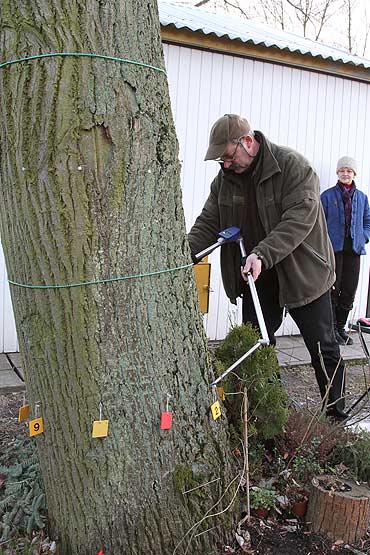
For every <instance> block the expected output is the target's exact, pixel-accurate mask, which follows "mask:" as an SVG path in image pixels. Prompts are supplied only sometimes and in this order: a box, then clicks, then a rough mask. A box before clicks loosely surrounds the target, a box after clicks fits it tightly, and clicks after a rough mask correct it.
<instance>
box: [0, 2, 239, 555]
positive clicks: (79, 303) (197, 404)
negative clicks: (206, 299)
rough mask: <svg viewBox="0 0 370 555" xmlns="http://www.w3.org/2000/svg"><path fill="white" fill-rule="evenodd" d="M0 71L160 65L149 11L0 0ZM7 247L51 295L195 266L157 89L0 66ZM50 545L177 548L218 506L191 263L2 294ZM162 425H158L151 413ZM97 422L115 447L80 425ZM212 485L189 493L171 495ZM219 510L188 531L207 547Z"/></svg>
mask: <svg viewBox="0 0 370 555" xmlns="http://www.w3.org/2000/svg"><path fill="white" fill-rule="evenodd" d="M0 36H1V39H0V40H1V59H2V61H6V60H14V59H17V58H20V57H22V56H31V55H38V54H45V53H50V52H88V53H97V54H104V55H108V56H117V57H120V58H125V59H130V60H136V61H142V62H145V63H147V64H151V65H153V66H156V67H159V68H162V67H164V63H163V57H162V49H161V43H160V29H159V21H158V14H157V5H156V2H155V0H146V1H145V2H144V1H143V2H142V1H140V2H137V1H136V0H131V1H129V0H105V1H99V2H98V1H94V0H84V1H83V2H82V1H80V0H68V1H62V0H40V1H37V2H35V1H34V0H28V1H25V0H2V4H1V35H0ZM0 103H1V104H0V106H1V111H0V121H1V133H0V141H1V143H0V148H1V153H0V155H1V158H0V166H1V169H0V172H1V174H0V177H1V193H0V206H1V240H2V244H3V247H4V251H5V257H6V263H7V269H8V276H9V279H10V280H13V281H15V282H17V283H23V284H33V285H35V284H39V285H63V284H76V283H81V282H86V281H94V280H99V279H105V278H110V277H118V276H128V275H136V274H141V273H148V272H153V271H156V270H162V269H166V268H174V267H177V266H181V265H184V264H187V263H188V262H189V252H188V247H187V240H186V236H185V226H184V217H183V210H182V206H181V194H180V184H179V165H178V160H177V154H178V147H177V140H176V135H175V130H174V125H173V121H172V116H171V110H170V102H169V95H168V89H167V80H166V76H165V74H164V73H162V72H160V71H157V70H155V69H150V68H146V67H141V66H136V65H131V64H128V63H123V62H119V61H109V60H103V59H97V58H95V59H92V58H87V57H51V58H45V59H35V60H32V61H27V62H24V61H23V62H18V63H16V64H13V65H9V66H7V67H4V68H2V69H0ZM11 293H12V299H13V306H14V310H15V318H16V323H17V331H18V337H19V343H20V349H21V353H22V356H23V362H24V368H25V371H26V384H27V392H28V396H29V399H30V402H31V405H32V409H33V416H34V415H35V403H36V402H37V401H39V402H40V410H39V415H40V416H42V417H43V419H44V428H45V431H44V433H43V434H40V435H38V436H35V438H34V440H35V441H37V444H38V447H39V453H40V459H41V466H42V474H43V479H44V484H45V490H46V495H47V504H48V510H49V517H50V524H51V534H52V537H53V538H58V543H59V545H60V553H62V554H63V555H67V554H73V555H77V554H78V555H85V554H86V555H92V554H94V553H97V552H98V551H99V550H100V549H102V550H103V551H104V554H105V555H118V554H122V555H123V554H125V555H134V554H135V555H136V554H145V555H147V554H149V553H153V554H154V553H155V554H156V555H162V554H163V555H169V554H172V552H173V550H174V549H175V546H176V545H177V544H178V542H180V540H181V539H182V538H183V537H184V535H185V534H186V532H187V531H188V530H189V529H190V528H191V526H193V525H194V524H196V523H197V522H198V521H200V520H201V519H202V518H203V517H204V516H205V515H206V514H207V511H210V512H211V513H214V512H215V513H218V512H220V511H221V510H222V509H223V508H225V507H226V505H227V503H228V501H229V500H230V498H231V495H232V493H233V491H232V490H235V488H236V484H237V481H236V482H234V483H233V486H232V487H231V488H229V490H228V491H227V494H226V495H225V496H224V497H223V499H222V501H221V502H220V503H219V504H218V505H217V506H216V507H215V508H213V509H212V506H213V505H214V504H215V503H216V502H217V501H218V500H219V498H220V497H221V495H222V494H223V493H224V492H225V490H226V488H227V485H228V484H229V482H230V480H231V469H230V465H229V463H228V446H227V436H226V433H225V430H224V428H223V423H222V422H221V419H219V420H217V421H213V420H212V416H211V413H210V410H209V407H210V405H211V403H212V400H213V399H212V395H211V393H210V389H209V381H210V378H211V377H212V376H211V370H210V365H209V358H208V355H207V348H206V338H205V335H204V331H203V326H202V321H201V317H200V314H199V311H198V308H197V301H196V296H195V287H194V284H193V275H192V269H191V268H186V269H182V270H177V271H172V272H169V273H164V274H159V275H155V276H152V277H148V276H147V277H140V278H133V279H130V280H126V281H115V282H112V283H105V284H97V285H96V284H95V285H94V284H92V285H82V286H78V287H66V288H57V289H56V288H54V289H53V288H47V289H27V288H24V287H20V286H15V285H13V286H12V287H11ZM168 395H170V397H169V409H170V410H172V412H173V414H174V424H173V428H172V429H171V430H160V426H159V422H160V414H161V412H162V411H164V410H165V408H166V401H167V398H168ZM100 403H102V418H103V419H109V436H108V437H107V438H106V439H93V438H92V424H93V421H94V420H98V419H99V404H100ZM211 480H215V481H214V482H213V483H212V484H210V485H208V486H205V487H204V488H201V489H199V490H195V491H194V492H192V493H189V494H185V495H183V494H182V492H181V490H182V489H183V488H185V489H187V488H190V487H194V485H198V484H201V483H203V482H209V481H211ZM230 515H231V513H230V511H228V512H226V513H224V514H223V515H221V516H220V517H218V518H207V519H206V520H205V521H204V522H203V523H202V524H201V525H200V526H198V527H196V528H195V529H194V531H193V532H192V533H190V534H188V535H187V536H186V539H185V540H184V542H183V543H182V544H181V549H179V550H177V551H176V552H177V553H184V552H185V546H186V545H187V542H188V540H189V539H190V538H191V537H192V536H193V535H194V533H195V534H199V532H201V531H203V530H205V529H208V528H213V530H212V531H211V532H207V533H204V534H202V535H200V536H198V538H197V539H194V540H193V541H192V543H191V547H190V551H189V552H190V553H202V555H204V554H206V553H213V552H217V549H216V547H217V545H218V544H219V543H220V542H223V541H224V540H225V534H226V533H227V530H226V529H225V527H224V524H225V521H226V522H227V521H229V520H230Z"/></svg>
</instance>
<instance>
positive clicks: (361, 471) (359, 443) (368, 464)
mask: <svg viewBox="0 0 370 555" xmlns="http://www.w3.org/2000/svg"><path fill="white" fill-rule="evenodd" d="M331 462H332V463H334V464H340V463H343V464H344V465H345V466H346V467H347V468H348V469H349V470H350V472H351V473H352V475H353V477H354V478H355V479H357V480H361V481H363V482H369V483H370V432H367V431H365V430H363V431H361V432H360V433H358V434H357V433H352V434H350V436H349V437H348V439H347V441H346V442H345V443H342V444H340V443H338V444H337V445H336V446H335V449H334V451H333V455H332V457H331Z"/></svg>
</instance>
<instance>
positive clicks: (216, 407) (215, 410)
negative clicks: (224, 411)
mask: <svg viewBox="0 0 370 555" xmlns="http://www.w3.org/2000/svg"><path fill="white" fill-rule="evenodd" d="M211 411H212V416H213V420H217V418H219V417H220V416H221V407H220V403H219V402H218V401H216V402H215V403H213V405H211Z"/></svg>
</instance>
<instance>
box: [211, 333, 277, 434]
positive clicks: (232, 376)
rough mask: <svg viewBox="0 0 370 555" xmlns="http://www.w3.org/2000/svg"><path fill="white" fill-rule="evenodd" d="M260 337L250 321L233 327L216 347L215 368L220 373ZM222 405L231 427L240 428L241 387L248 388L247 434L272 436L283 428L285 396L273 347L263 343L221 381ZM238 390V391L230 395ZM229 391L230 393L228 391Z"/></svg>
mask: <svg viewBox="0 0 370 555" xmlns="http://www.w3.org/2000/svg"><path fill="white" fill-rule="evenodd" d="M258 339H259V334H258V332H257V331H256V330H255V329H254V328H253V327H252V326H251V325H250V324H248V325H244V324H243V325H241V326H236V327H234V328H233V329H232V330H231V331H230V332H229V333H228V335H227V336H226V338H225V339H224V341H223V342H222V343H221V345H220V346H219V347H218V348H217V349H216V351H215V355H214V356H215V358H216V364H215V367H216V370H217V372H218V374H222V372H224V371H225V370H226V369H227V368H228V367H229V366H231V365H232V364H233V363H234V362H235V361H236V360H238V359H239V358H240V357H241V356H242V355H243V354H244V353H246V352H247V351H248V350H249V349H250V348H251V347H253V345H255V344H256V342H257V341H258ZM221 385H222V387H223V389H224V392H225V395H226V399H225V407H226V412H227V417H228V420H229V424H230V426H231V428H232V430H234V431H235V433H236V434H238V435H240V434H241V430H242V414H243V408H242V407H243V391H244V388H245V387H246V388H247V390H248V402H249V411H248V415H249V424H248V425H249V434H250V435H251V434H252V435H253V434H254V435H255V436H256V439H263V440H266V439H271V438H273V437H274V436H276V435H277V434H280V433H281V432H282V430H283V427H284V424H285V422H286V421H287V418H288V397H287V394H286V393H285V390H284V389H283V387H282V385H281V383H280V379H279V364H278V360H277V356H276V352H275V349H274V348H273V347H272V346H265V347H262V348H259V349H257V350H256V351H255V352H254V353H252V355H250V356H249V357H247V358H246V359H245V360H244V361H243V362H242V363H241V364H240V365H239V366H238V367H237V368H236V369H235V371H234V372H230V373H229V374H228V375H227V376H226V377H225V379H224V380H223V382H222V384H221ZM235 393H240V394H239V395H231V394H235ZM228 394H230V395H228Z"/></svg>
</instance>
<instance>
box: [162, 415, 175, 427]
mask: <svg viewBox="0 0 370 555" xmlns="http://www.w3.org/2000/svg"><path fill="white" fill-rule="evenodd" d="M171 428H172V412H162V414H161V430H170V429H171Z"/></svg>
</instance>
